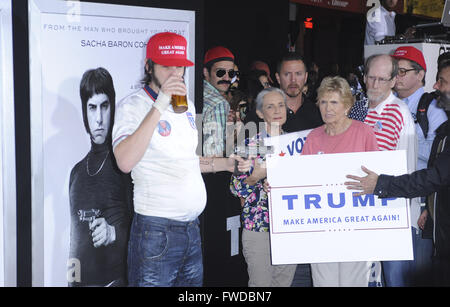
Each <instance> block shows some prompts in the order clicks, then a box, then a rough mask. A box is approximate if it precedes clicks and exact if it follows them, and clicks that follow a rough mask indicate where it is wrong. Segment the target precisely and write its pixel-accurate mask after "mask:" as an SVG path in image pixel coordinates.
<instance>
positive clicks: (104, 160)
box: [86, 150, 109, 177]
mask: <svg viewBox="0 0 450 307" xmlns="http://www.w3.org/2000/svg"><path fill="white" fill-rule="evenodd" d="M89 154H90V152H89V153H88V156H87V161H86V172H87V174H88V175H89V176H91V177H93V176H95V175H97V174H98V173H99V172H100V171H101V170H102V168H103V165H105V162H106V159H107V158H108V156H109V150H108V152H107V153H106V156H105V159H103V162H102V164H101V165H100V167H99V169H98V170H97V171H96V172H95V173H94V174H89Z"/></svg>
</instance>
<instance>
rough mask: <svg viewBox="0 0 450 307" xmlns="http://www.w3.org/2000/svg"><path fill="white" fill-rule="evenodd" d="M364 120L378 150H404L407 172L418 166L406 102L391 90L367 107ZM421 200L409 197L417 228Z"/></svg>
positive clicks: (416, 150) (414, 140) (414, 128)
mask: <svg viewBox="0 0 450 307" xmlns="http://www.w3.org/2000/svg"><path fill="white" fill-rule="evenodd" d="M364 123H366V124H367V125H369V126H371V127H372V128H373V131H374V132H375V137H376V138H377V142H378V147H379V149H380V150H402V149H403V150H406V161H407V171H408V173H412V172H414V171H415V170H416V168H417V154H418V143H417V135H416V127H415V124H414V119H413V118H412V115H411V111H410V110H409V108H408V105H407V104H406V103H405V102H403V101H402V100H400V99H399V98H397V97H395V95H394V94H393V93H391V94H390V95H389V96H388V98H386V99H385V100H384V101H382V102H380V103H379V104H378V105H377V106H376V107H374V108H370V106H369V110H368V112H367V116H366V118H365V120H364ZM419 215H420V199H419V198H413V199H411V223H412V226H414V227H415V228H417V229H418V226H417V219H418V218H419Z"/></svg>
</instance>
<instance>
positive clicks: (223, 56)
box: [203, 46, 234, 65]
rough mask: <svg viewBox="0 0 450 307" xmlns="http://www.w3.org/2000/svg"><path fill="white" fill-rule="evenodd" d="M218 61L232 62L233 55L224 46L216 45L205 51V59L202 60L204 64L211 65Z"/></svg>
mask: <svg viewBox="0 0 450 307" xmlns="http://www.w3.org/2000/svg"><path fill="white" fill-rule="evenodd" d="M219 61H231V62H234V55H233V54H232V53H231V51H230V50H228V49H227V48H225V47H222V46H218V47H214V48H211V49H209V50H208V51H206V54H205V59H204V60H203V64H204V65H208V64H210V65H212V64H214V63H215V62H219Z"/></svg>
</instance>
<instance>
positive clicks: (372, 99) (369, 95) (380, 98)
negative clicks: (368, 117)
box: [367, 90, 384, 103]
mask: <svg viewBox="0 0 450 307" xmlns="http://www.w3.org/2000/svg"><path fill="white" fill-rule="evenodd" d="M367 98H368V99H369V102H374V103H379V102H381V101H383V98H384V94H379V95H374V94H373V93H372V90H367Z"/></svg>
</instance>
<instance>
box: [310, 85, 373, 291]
mask: <svg viewBox="0 0 450 307" xmlns="http://www.w3.org/2000/svg"><path fill="white" fill-rule="evenodd" d="M354 100H355V98H354V97H353V96H352V92H351V89H350V86H349V84H348V83H347V81H346V80H345V79H343V78H341V77H326V78H324V79H323V81H322V83H321V84H320V87H319V88H318V90H317V105H318V107H319V109H320V114H321V116H322V120H323V122H324V123H325V124H324V125H322V126H320V127H318V128H316V129H314V130H312V131H311V132H310V134H309V135H308V137H307V139H306V142H305V145H304V148H303V152H302V154H303V155H315V154H333V153H347V152H364V151H377V150H378V145H377V140H376V137H375V133H374V132H373V130H372V128H371V127H370V126H369V125H366V124H364V123H362V122H360V121H356V120H352V119H350V118H349V117H348V112H349V110H350V109H351V107H352V106H353V103H354ZM373 267H374V262H366V261H361V262H341V263H317V264H316V263H313V264H311V272H312V277H313V284H314V286H334V287H336V286H359V287H364V286H365V287H367V286H368V285H369V277H370V275H371V274H370V273H371V269H372V268H373Z"/></svg>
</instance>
